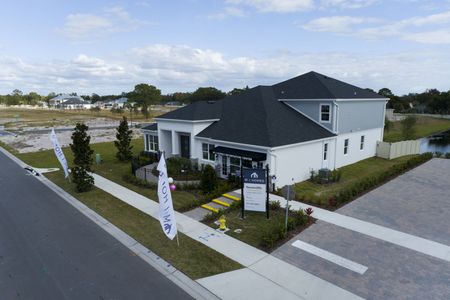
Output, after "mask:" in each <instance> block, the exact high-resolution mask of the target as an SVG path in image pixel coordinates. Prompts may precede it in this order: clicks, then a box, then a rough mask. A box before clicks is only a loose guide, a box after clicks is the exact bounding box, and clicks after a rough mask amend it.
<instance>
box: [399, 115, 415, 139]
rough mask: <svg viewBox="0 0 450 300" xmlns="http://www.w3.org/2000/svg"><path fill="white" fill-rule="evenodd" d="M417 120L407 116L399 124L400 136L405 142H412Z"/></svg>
mask: <svg viewBox="0 0 450 300" xmlns="http://www.w3.org/2000/svg"><path fill="white" fill-rule="evenodd" d="M416 122H417V119H416V118H415V117H413V116H407V117H406V118H405V119H403V120H402V121H401V122H400V125H401V129H402V136H403V138H404V139H405V140H412V139H414V136H415V134H416V128H415V125H416Z"/></svg>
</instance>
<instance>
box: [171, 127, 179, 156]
mask: <svg viewBox="0 0 450 300" xmlns="http://www.w3.org/2000/svg"><path fill="white" fill-rule="evenodd" d="M178 144H179V143H178V134H177V132H176V131H174V130H172V155H177V154H179V149H180V147H179V146H178Z"/></svg>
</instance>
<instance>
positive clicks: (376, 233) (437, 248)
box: [235, 191, 450, 262]
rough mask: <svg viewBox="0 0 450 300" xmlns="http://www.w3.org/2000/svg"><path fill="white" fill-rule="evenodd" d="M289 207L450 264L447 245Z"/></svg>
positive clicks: (318, 211)
mask: <svg viewBox="0 0 450 300" xmlns="http://www.w3.org/2000/svg"><path fill="white" fill-rule="evenodd" d="M235 192H236V193H240V191H235ZM270 201H272V202H273V201H279V202H280V204H281V206H282V207H286V203H287V201H286V199H285V198H283V197H280V196H277V195H273V194H270ZM289 205H290V206H291V208H292V209H293V210H304V209H305V208H308V207H311V208H312V209H313V211H314V212H313V213H312V216H313V217H314V218H316V219H319V220H322V221H325V222H327V223H330V224H334V225H337V226H340V227H342V228H346V229H349V230H352V231H355V232H359V233H362V234H365V235H368V236H371V237H374V238H377V239H380V240H383V241H386V242H389V243H392V244H395V245H398V246H402V247H405V248H408V249H411V250H414V251H417V252H420V253H423V254H427V255H430V256H433V257H436V258H439V259H442V260H445V261H449V262H450V247H449V246H447V245H444V244H441V243H438V242H435V241H431V240H428V239H424V238H421V237H418V236H415V235H411V234H408V233H404V232H401V231H398V230H394V229H390V228H387V227H384V226H380V225H377V224H373V223H369V222H365V221H362V220H359V219H356V218H352V217H349V216H345V215H342V214H339V213H336V212H332V211H329V210H326V209H323V208H319V207H315V206H312V205H309V204H305V203H301V202H298V201H292V200H291V201H289Z"/></svg>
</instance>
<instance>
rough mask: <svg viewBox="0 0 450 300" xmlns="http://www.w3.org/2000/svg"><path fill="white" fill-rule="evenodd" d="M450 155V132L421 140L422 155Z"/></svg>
mask: <svg viewBox="0 0 450 300" xmlns="http://www.w3.org/2000/svg"><path fill="white" fill-rule="evenodd" d="M425 152H441V153H450V130H448V131H445V132H442V133H440V134H435V135H432V136H429V137H426V138H423V139H421V140H420V153H425Z"/></svg>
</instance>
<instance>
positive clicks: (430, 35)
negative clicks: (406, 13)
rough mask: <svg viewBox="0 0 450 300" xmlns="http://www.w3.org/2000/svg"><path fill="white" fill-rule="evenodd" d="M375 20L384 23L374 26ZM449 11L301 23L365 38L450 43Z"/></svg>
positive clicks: (313, 27)
mask: <svg viewBox="0 0 450 300" xmlns="http://www.w3.org/2000/svg"><path fill="white" fill-rule="evenodd" d="M373 23H380V24H381V25H378V26H373V25H372V24H373ZM449 24H450V11H446V12H442V13H438V14H432V15H428V16H423V17H414V18H408V19H403V20H400V21H387V20H380V19H374V18H365V17H350V16H332V17H323V18H317V19H313V20H311V21H309V22H308V23H306V24H303V25H301V27H302V28H303V29H305V30H309V31H315V32H330V33H337V34H344V35H350V36H356V37H359V38H364V39H380V38H386V37H395V38H400V39H403V40H407V41H413V42H417V43H424V44H450V38H449V36H450V30H449V29H448V26H447V25H449Z"/></svg>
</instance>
